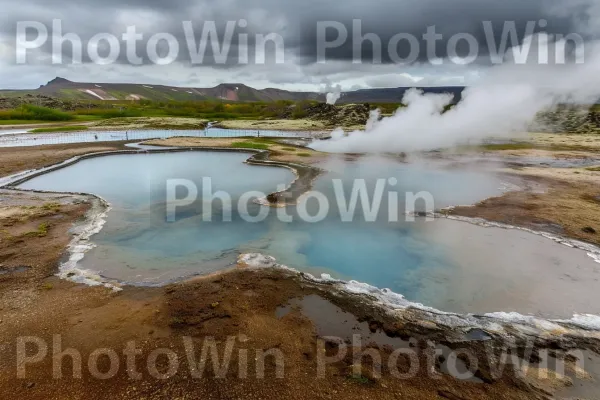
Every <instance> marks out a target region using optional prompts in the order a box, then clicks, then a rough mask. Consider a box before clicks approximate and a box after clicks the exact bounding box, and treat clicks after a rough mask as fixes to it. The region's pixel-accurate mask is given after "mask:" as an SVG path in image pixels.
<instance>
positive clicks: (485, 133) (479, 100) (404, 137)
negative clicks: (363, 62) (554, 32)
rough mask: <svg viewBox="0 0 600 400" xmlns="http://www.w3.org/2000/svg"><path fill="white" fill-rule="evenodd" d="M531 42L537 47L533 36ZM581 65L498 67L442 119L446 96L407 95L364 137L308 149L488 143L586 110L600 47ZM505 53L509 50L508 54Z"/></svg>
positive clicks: (599, 76) (596, 88)
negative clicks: (539, 117) (575, 108)
mask: <svg viewBox="0 0 600 400" xmlns="http://www.w3.org/2000/svg"><path fill="white" fill-rule="evenodd" d="M530 40H531V41H532V42H534V43H540V42H539V40H543V38H539V37H537V36H533V37H531V38H530ZM585 50H586V54H585V55H586V58H585V62H584V63H582V64H568V65H516V64H514V63H507V64H503V65H501V66H498V67H494V68H491V70H490V72H489V73H488V74H487V75H486V76H485V77H484V78H482V79H481V80H480V82H479V83H477V84H476V85H474V86H471V87H469V88H467V89H466V90H465V91H464V92H463V99H462V101H461V102H460V103H459V104H458V105H456V106H455V107H454V108H452V109H451V110H449V111H447V112H445V113H442V111H443V110H444V107H445V106H447V105H449V104H450V103H451V101H452V96H451V95H445V94H423V93H422V92H420V91H418V90H416V89H412V90H410V91H408V92H407V93H406V94H405V96H404V99H403V103H404V104H406V105H407V107H404V108H400V109H398V110H397V111H396V113H395V114H394V115H393V116H390V117H385V118H383V119H380V118H379V114H378V113H372V114H371V118H370V120H369V122H368V123H367V126H366V129H365V130H364V131H354V132H349V133H346V132H344V131H343V130H341V129H337V130H336V131H335V132H333V134H332V138H331V139H330V140H324V141H317V142H314V143H313V144H312V145H311V147H312V148H314V149H317V150H321V151H327V152H338V153H342V152H344V153H345V152H347V153H354V152H356V153H385V152H410V151H426V150H433V149H438V148H443V147H451V146H454V145H457V144H462V143H478V142H481V141H483V140H484V139H486V138H489V137H495V138H510V137H514V136H515V135H517V134H519V133H520V134H522V133H523V132H525V131H526V130H527V128H528V126H529V125H530V124H531V123H532V122H533V120H534V119H535V117H536V114H537V113H538V112H540V111H543V110H546V109H548V108H551V107H552V106H554V105H556V104H557V103H574V104H590V103H594V102H595V101H597V100H598V98H599V97H600V73H598V71H600V46H599V43H597V42H596V43H594V42H589V43H587V44H586V49H585ZM509 52H510V50H509Z"/></svg>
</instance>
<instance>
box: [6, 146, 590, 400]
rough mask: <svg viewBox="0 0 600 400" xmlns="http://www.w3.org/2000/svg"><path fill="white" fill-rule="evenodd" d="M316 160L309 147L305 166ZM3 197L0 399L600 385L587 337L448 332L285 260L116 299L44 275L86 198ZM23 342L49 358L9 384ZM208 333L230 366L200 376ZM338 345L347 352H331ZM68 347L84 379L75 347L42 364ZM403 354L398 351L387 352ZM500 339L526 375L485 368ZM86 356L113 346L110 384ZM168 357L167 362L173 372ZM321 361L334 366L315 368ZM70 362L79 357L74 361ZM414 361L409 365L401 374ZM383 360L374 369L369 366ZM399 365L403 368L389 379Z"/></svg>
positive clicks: (42, 158)
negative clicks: (191, 350) (191, 349)
mask: <svg viewBox="0 0 600 400" xmlns="http://www.w3.org/2000/svg"><path fill="white" fill-rule="evenodd" d="M119 149H122V144H120V143H110V144H102V145H100V144H98V145H95V144H94V145H90V144H85V145H64V146H43V147H39V148H28V149H10V151H5V149H0V160H2V161H4V162H2V163H0V165H2V170H1V172H2V173H3V174H4V175H8V174H11V173H15V172H17V171H21V170H24V169H33V168H39V167H42V166H47V165H49V164H54V163H56V162H60V161H64V160H65V159H68V158H70V157H72V156H73V155H77V154H85V153H88V152H93V151H108V150H119ZM278 156H280V157H281V155H278ZM321 157H322V156H321V155H317V154H314V155H311V156H310V157H306V158H308V160H306V162H309V163H312V162H314V161H315V160H320V159H321ZM19 163H20V164H19ZM16 164H19V165H16ZM0 196H1V198H2V202H1V203H0V225H1V227H0V229H1V231H0V232H2V236H1V240H0V262H1V265H0V299H1V300H0V320H1V322H0V337H1V338H2V343H1V344H2V346H1V347H0V396H1V397H2V398H21V397H27V398H32V399H38V398H39V399H49V398H61V399H62V398H91V399H94V398H98V399H101V398H107V397H110V398H117V399H118V398H149V399H152V398H156V399H161V398H183V399H186V398H189V399H200V398H202V399H206V398H208V399H210V398H247V397H250V398H273V397H278V398H294V399H298V398H300V399H301V398H307V399H314V398H344V399H354V398H356V399H358V398H360V399H364V398H378V399H379V398H403V399H464V400H467V399H542V398H548V396H550V394H551V393H555V392H558V394H559V395H561V394H564V393H567V394H568V395H569V396H570V397H574V396H575V395H571V393H575V394H576V395H577V396H579V394H577V393H578V392H576V391H575V392H569V390H574V389H577V390H587V391H588V392H587V393H597V391H596V392H594V390H595V389H599V388H598V386H595V385H596V383H595V382H594V381H592V380H591V378H592V376H589V375H587V374H586V373H583V372H582V371H581V370H579V369H578V368H579V367H578V364H577V359H576V358H574V356H572V355H565V354H566V352H568V351H573V350H579V351H582V353H581V354H583V355H584V358H585V360H584V361H585V365H584V366H588V367H589V366H590V364H592V363H593V364H592V368H591V370H590V372H589V373H590V374H592V375H593V373H592V372H593V371H594V367H593V365H597V362H598V358H597V356H596V355H595V352H596V351H598V350H599V349H598V341H597V339H596V338H595V337H594V336H595V334H593V332H591V331H590V333H589V335H583V336H574V335H570V334H564V332H546V334H545V335H542V336H539V335H537V334H534V332H533V331H528V330H526V329H525V330H522V331H518V330H515V331H514V332H511V331H510V327H508V328H507V329H508V332H505V333H504V334H503V335H495V334H494V333H493V332H491V330H490V332H487V331H483V330H480V329H472V328H469V329H459V328H457V327H450V326H446V325H444V324H443V323H440V321H439V320H436V319H435V318H427V316H426V314H424V313H423V312H422V311H420V310H413V309H407V310H405V311H403V312H402V313H401V314H402V316H401V317H400V314H398V313H391V312H389V308H387V307H382V306H381V305H380V304H379V303H378V301H376V298H373V297H370V296H368V295H367V296H366V295H364V294H363V295H361V294H352V293H349V292H345V291H342V290H339V288H338V287H336V285H335V284H332V283H328V282H316V281H314V280H312V279H310V278H309V277H307V276H304V275H301V274H297V273H294V272H292V271H289V270H286V269H283V268H256V267H255V266H253V265H249V266H248V265H247V264H246V265H244V264H245V263H242V265H240V267H239V268H237V269H234V270H231V271H228V272H224V273H220V274H216V275H211V276H207V277H201V278H196V279H193V280H189V281H186V282H181V283H177V284H173V285H169V286H166V287H162V288H134V287H124V288H123V290H122V291H120V292H114V291H112V290H110V289H107V288H104V287H88V286H83V285H78V284H75V283H72V282H69V281H65V280H61V279H58V278H57V277H55V276H54V274H55V273H56V272H57V269H58V265H59V262H60V261H61V259H63V257H64V249H65V246H66V245H67V243H68V242H69V241H70V239H71V233H70V232H69V231H70V229H71V227H72V224H73V223H74V222H77V221H79V222H80V223H81V221H82V218H84V217H85V213H86V212H87V210H88V207H89V203H88V202H87V201H85V199H83V200H82V198H81V197H77V196H76V197H73V196H68V195H60V194H40V193H30V192H27V193H25V192H19V191H3V192H2V193H1V194H0ZM515 207H517V208H519V207H522V208H527V207H528V206H527V204H521V205H515ZM517 222H518V220H517ZM567 233H568V232H567ZM584 333H585V332H584ZM353 334H359V335H361V336H360V337H361V338H363V340H362V343H361V344H360V346H359V345H358V344H357V342H356V341H355V342H354V344H353V345H352V339H353V337H352V335H353ZM57 335H58V336H57ZM24 337H37V338H38V339H39V340H37V342H35V343H37V345H36V344H34V343H33V342H30V343H29V345H28V347H26V349H27V352H26V355H29V356H32V355H35V354H36V352H37V351H38V350H39V347H38V345H39V344H40V343H43V344H47V346H48V349H47V350H48V352H47V354H46V357H41V359H40V360H39V361H37V362H31V363H30V364H28V365H26V370H25V374H24V377H23V378H18V377H17V372H18V369H17V347H18V346H17V344H18V342H19V338H21V340H24V339H23V338H24ZM334 337H336V338H334ZM57 338H59V339H57ZM185 338H190V339H189V340H191V342H186V340H187V339H185ZM324 338H325V339H324ZM208 339H214V342H210V341H209V343H214V344H215V346H216V351H217V353H218V354H219V355H220V356H221V359H222V357H223V356H224V355H226V354H227V351H228V350H227V349H231V348H233V351H231V360H232V361H231V363H230V365H231V368H229V369H227V370H225V371H224V372H223V371H220V370H219V368H218V366H216V367H215V366H214V365H212V364H211V363H210V362H209V363H208V367H207V368H206V370H205V371H203V374H201V376H200V377H198V376H195V375H194V374H193V372H194V369H193V368H191V366H192V365H193V364H192V363H191V362H190V359H189V358H188V353H186V343H187V344H188V345H189V343H193V344H195V345H196V350H197V351H196V359H197V360H199V359H200V353H201V348H202V346H203V345H204V344H205V343H207V340H208ZM57 340H59V341H60V342H59V343H58V342H57ZM528 340H529V341H528ZM513 341H514V343H513ZM130 342H133V344H134V345H135V349H136V352H135V355H136V356H135V357H134V359H135V360H137V361H136V363H135V365H132V364H131V363H130V362H129V361H128V359H127V357H125V353H126V352H127V348H128V347H127V346H128V343H130ZM57 343H58V344H57ZM345 343H351V344H350V345H348V344H345ZM528 344H529V345H531V346H528ZM228 346H229V347H228ZM232 346H233V347H232ZM344 346H346V347H347V350H348V351H347V353H346V354H345V356H343V357H339V359H338V360H337V361H333V359H334V357H335V356H336V355H337V354H339V351H340V349H342V348H344ZM69 348H70V349H74V350H75V351H76V352H78V353H79V354H80V356H81V360H82V363H81V365H82V368H81V378H77V377H73V375H74V374H73V372H74V370H75V372H77V368H75V369H74V368H73V362H72V360H73V359H72V358H70V357H71V356H69V354H73V351H71V352H67V353H65V354H67V355H66V356H65V357H64V362H63V367H62V369H60V368H59V369H53V357H52V354H53V353H56V354H58V355H59V356H57V357H55V359H59V360H60V359H61V357H60V353H61V352H62V351H64V350H65V349H69ZM399 348H403V349H404V350H403V351H406V354H407V355H406V356H402V355H401V354H400V355H399V353H397V352H396V353H394V352H395V351H396V350H398V349H399ZM506 348H508V349H513V350H514V353H515V354H516V356H517V359H518V360H527V361H529V362H530V364H529V368H528V369H525V370H524V369H522V368H520V369H517V372H515V368H511V367H506V368H505V369H504V370H498V369H497V368H495V367H497V366H498V365H499V364H498V360H499V359H501V358H502V355H503V354H504V349H506ZM97 349H112V350H113V351H114V352H115V354H116V355H117V361H116V364H115V365H116V366H117V367H118V369H117V370H116V372H115V373H114V376H112V377H110V378H108V379H104V380H103V379H98V378H97V376H94V375H97V374H95V373H94V368H92V369H90V368H89V366H90V364H91V365H92V366H93V367H96V369H98V370H99V371H100V372H102V373H108V372H111V371H112V369H111V368H114V366H113V365H112V364H111V357H112V356H114V354H113V353H110V355H109V356H106V355H105V356H103V357H96V356H95V355H94V354H96V353H94V351H96V350H97ZM156 349H170V350H171V352H170V353H169V352H168V351H164V350H162V355H160V356H158V355H157V353H156ZM436 349H438V350H440V351H441V353H440V354H437V353H435V351H436ZM458 349H463V350H467V351H463V350H461V352H458V353H456V354H457V355H458V358H457V357H454V356H453V355H452V354H451V352H452V350H458ZM239 350H245V352H244V351H239ZM360 350H368V351H369V352H370V353H369V354H371V357H364V359H363V363H362V370H361V371H359V372H357V369H356V367H357V364H361V363H360V362H357V359H355V358H354V357H353V356H354V355H355V354H358V353H359V351H360ZM546 350H548V351H546ZM267 351H271V353H270V354H282V356H283V358H282V359H283V365H284V369H283V371H284V373H283V378H277V373H278V365H279V364H281V362H276V360H277V358H275V357H271V358H268V357H267V358H265V359H264V360H265V361H264V363H262V364H261V363H258V364H257V363H256V360H259V359H261V357H260V356H259V355H260V354H264V352H267ZM259 352H262V353H259ZM167 353H168V354H169V355H172V354H175V356H176V358H177V363H178V368H177V373H175V374H174V375H173V376H169V371H170V369H169V368H170V367H172V366H173V362H171V361H170V358H169V357H170V356H166V355H165V354H167ZM105 354H106V352H105ZM373 354H377V355H379V357H380V358H381V359H380V360H379V359H377V356H375V358H373ZM456 354H455V355H456ZM547 354H550V358H551V359H552V360H554V361H556V359H559V360H563V362H564V365H565V366H566V367H565V371H564V374H562V373H554V372H551V371H552V366H551V365H547V366H544V363H543V362H542V361H544V360H546V359H548V356H547ZM468 355H472V356H474V358H469V356H468ZM21 356H23V355H22V354H21ZM153 357H154V358H153ZM323 357H329V358H326V359H327V360H330V362H328V363H327V365H326V366H325V367H324V368H322V369H321V370H320V367H319V365H320V362H321V361H322V360H323V359H324V358H323ZM411 357H412V358H411ZM452 357H454V358H452ZM90 359H92V360H93V361H96V365H94V363H93V362H90ZM390 359H391V360H392V361H394V362H391V361H390ZM449 359H450V360H451V361H452V360H453V361H454V364H452V365H458V366H460V367H461V368H467V369H470V370H471V372H472V374H471V376H470V379H468V380H465V381H463V380H459V379H455V378H454V377H452V376H451V375H450V374H449V373H448V372H449V371H448V368H447V367H448V365H449ZM74 360H75V361H76V362H75V364H76V365H77V364H78V363H77V361H78V359H77V356H76V357H75V359H74ZM129 360H131V358H129ZM148 360H150V361H152V360H154V361H153V362H150V364H151V365H150V366H156V368H155V369H154V370H152V368H149V361H148ZM192 360H193V359H192ZM415 360H416V361H415ZM242 361H249V362H248V363H247V365H248V370H247V371H248V372H247V374H246V376H245V377H244V374H240V365H244V363H243V362H242ZM240 363H241V364H240ZM540 363H541V364H540ZM415 365H416V366H417V368H416V372H413V373H411V374H409V372H410V371H411V368H412V367H413V366H415ZM279 366H280V365H279ZM379 367H381V376H379V375H378V374H377V373H376V371H377V370H378V368H379ZM242 369H243V368H242ZM596 369H597V367H596ZM132 371H133V372H135V373H134V374H133V375H132ZM432 371H435V372H436V373H435V374H434V373H432ZM498 371H500V372H498ZM586 371H588V370H587V368H586ZM96 372H97V371H96ZM196 372H197V371H196ZM258 372H261V373H262V374H263V375H261V374H258ZM398 372H400V373H402V374H407V376H408V377H399V376H400V375H398ZM402 374H401V375H402ZM53 375H54V376H53ZM60 375H62V377H61V378H56V376H60ZM75 375H77V374H75ZM132 376H133V378H132ZM260 376H264V378H260ZM402 376H403V375H402ZM157 377H158V378H157ZM165 377H167V378H166V379H159V378H165ZM573 384H574V385H575V386H572V387H571V388H569V386H570V385H573ZM580 384H583V385H584V386H583V388H584V389H581V387H580V386H579V385H580ZM581 393H584V394H585V392H581ZM580 397H582V398H586V397H584V396H580ZM587 398H593V397H589V396H588V397H587Z"/></svg>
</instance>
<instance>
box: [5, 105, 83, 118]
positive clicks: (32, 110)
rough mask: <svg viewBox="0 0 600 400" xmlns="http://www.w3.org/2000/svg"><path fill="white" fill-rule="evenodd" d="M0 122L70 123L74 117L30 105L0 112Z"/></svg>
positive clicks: (51, 109) (62, 112)
mask: <svg viewBox="0 0 600 400" xmlns="http://www.w3.org/2000/svg"><path fill="white" fill-rule="evenodd" d="M0 119H1V120H5V121H6V120H9V121H10V120H17V121H23V120H33V121H71V120H73V119H75V117H74V116H73V115H71V114H69V113H66V112H64V111H60V110H55V109H53V108H48V107H40V106H34V105H32V104H23V105H22V106H20V107H18V108H15V109H13V110H2V111H0Z"/></svg>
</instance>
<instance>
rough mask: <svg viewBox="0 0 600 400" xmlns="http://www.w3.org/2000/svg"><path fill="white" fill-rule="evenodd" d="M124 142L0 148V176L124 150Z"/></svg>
mask: <svg viewBox="0 0 600 400" xmlns="http://www.w3.org/2000/svg"><path fill="white" fill-rule="evenodd" d="M125 143H126V142H103V143H75V144H56V145H54V144H53V145H48V146H32V147H0V176H7V175H11V174H15V173H17V172H21V171H26V170H30V169H38V168H43V167H48V166H50V165H53V164H57V163H59V162H62V161H65V160H68V159H69V158H72V157H75V156H79V155H82V154H87V153H95V152H102V151H112V150H124V149H127V147H125V146H124V144H125Z"/></svg>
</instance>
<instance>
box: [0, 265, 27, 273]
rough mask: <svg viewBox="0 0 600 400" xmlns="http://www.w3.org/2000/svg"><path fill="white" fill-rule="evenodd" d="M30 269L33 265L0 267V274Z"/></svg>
mask: <svg viewBox="0 0 600 400" xmlns="http://www.w3.org/2000/svg"><path fill="white" fill-rule="evenodd" d="M30 269H31V267H26V266H21V267H12V268H7V269H0V275H8V274H16V273H19V272H26V271H29V270H30Z"/></svg>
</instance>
